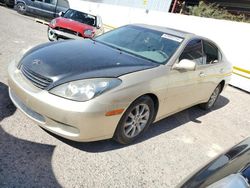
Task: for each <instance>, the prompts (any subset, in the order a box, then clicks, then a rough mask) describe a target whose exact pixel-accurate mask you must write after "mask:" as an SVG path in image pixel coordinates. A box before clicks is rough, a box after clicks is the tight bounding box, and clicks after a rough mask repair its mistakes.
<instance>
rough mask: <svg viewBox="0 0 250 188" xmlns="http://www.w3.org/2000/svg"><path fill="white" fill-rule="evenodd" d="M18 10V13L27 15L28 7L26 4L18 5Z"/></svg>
mask: <svg viewBox="0 0 250 188" xmlns="http://www.w3.org/2000/svg"><path fill="white" fill-rule="evenodd" d="M16 9H17V12H18V13H20V14H25V12H26V6H25V4H24V3H17V5H16Z"/></svg>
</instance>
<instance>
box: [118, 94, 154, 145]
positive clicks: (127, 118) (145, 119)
mask: <svg viewBox="0 0 250 188" xmlns="http://www.w3.org/2000/svg"><path fill="white" fill-rule="evenodd" d="M154 113H155V110H154V102H153V100H152V99H151V98H150V97H149V96H143V97H140V98H138V99H137V100H136V101H134V102H133V103H132V104H131V105H130V107H129V108H128V109H127V110H126V112H125V113H124V114H123V116H122V118H121V120H120V122H119V124H118V126H117V128H116V132H115V135H114V139H115V140H116V141H118V142H119V143H121V144H129V143H131V142H133V141H134V140H135V139H137V138H138V137H139V136H141V135H142V134H143V133H144V132H145V131H146V129H147V128H148V127H149V125H150V124H151V123H152V121H153V117H154Z"/></svg>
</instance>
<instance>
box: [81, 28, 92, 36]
mask: <svg viewBox="0 0 250 188" xmlns="http://www.w3.org/2000/svg"><path fill="white" fill-rule="evenodd" d="M83 34H84V36H85V37H92V35H93V34H94V33H93V31H92V30H90V29H87V30H85V31H84V33H83Z"/></svg>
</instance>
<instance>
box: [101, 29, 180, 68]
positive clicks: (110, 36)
mask: <svg viewBox="0 0 250 188" xmlns="http://www.w3.org/2000/svg"><path fill="white" fill-rule="evenodd" d="M182 40H183V39H182V38H179V37H176V36H173V35H170V34H167V33H163V32H160V31H155V30H151V29H147V28H143V27H139V26H124V27H121V28H118V29H116V30H113V31H111V32H108V33H105V34H103V35H101V36H99V37H97V38H96V41H99V42H101V43H104V44H107V45H109V46H111V47H114V48H118V49H120V50H122V51H126V52H128V53H131V54H134V55H136V56H140V57H142V58H145V59H149V60H151V61H154V62H156V63H159V64H164V63H166V62H167V61H168V60H169V59H170V57H171V56H172V55H173V54H174V53H175V51H176V50H177V48H178V47H179V46H180V43H181V42H182Z"/></svg>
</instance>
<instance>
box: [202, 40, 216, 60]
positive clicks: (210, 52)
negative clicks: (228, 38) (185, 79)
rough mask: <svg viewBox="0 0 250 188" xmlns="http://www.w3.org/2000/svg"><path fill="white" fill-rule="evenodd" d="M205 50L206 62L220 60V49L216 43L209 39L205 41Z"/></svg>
mask: <svg viewBox="0 0 250 188" xmlns="http://www.w3.org/2000/svg"><path fill="white" fill-rule="evenodd" d="M203 50H204V53H205V59H206V64H213V63H216V62H219V51H218V48H217V47H216V46H215V45H213V44H211V43H209V42H208V41H203Z"/></svg>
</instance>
